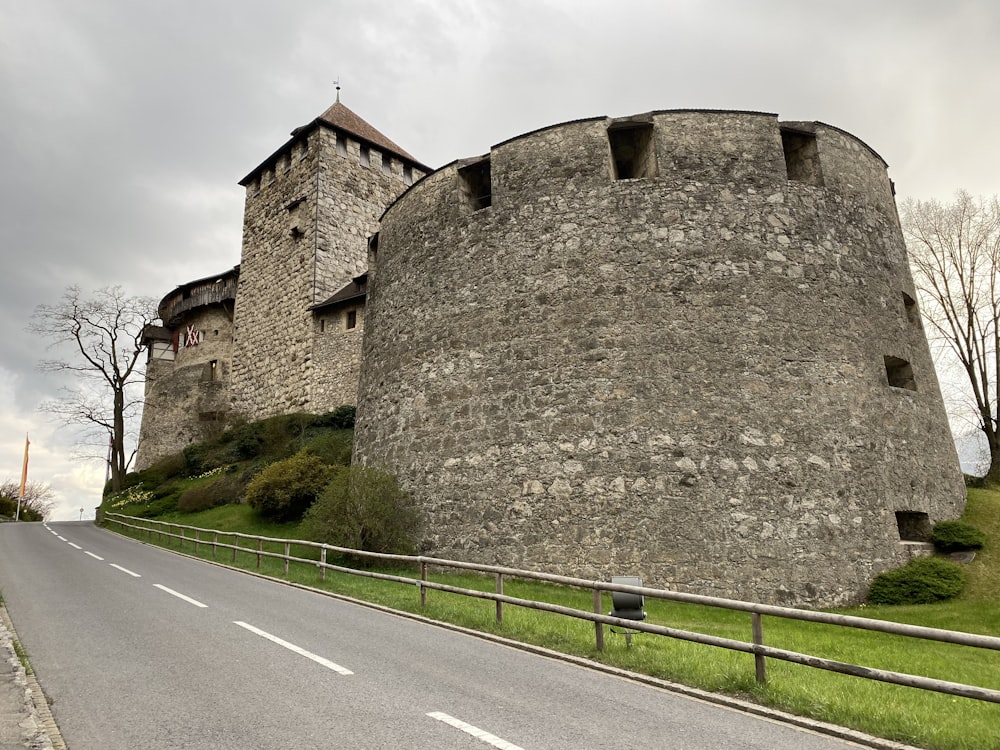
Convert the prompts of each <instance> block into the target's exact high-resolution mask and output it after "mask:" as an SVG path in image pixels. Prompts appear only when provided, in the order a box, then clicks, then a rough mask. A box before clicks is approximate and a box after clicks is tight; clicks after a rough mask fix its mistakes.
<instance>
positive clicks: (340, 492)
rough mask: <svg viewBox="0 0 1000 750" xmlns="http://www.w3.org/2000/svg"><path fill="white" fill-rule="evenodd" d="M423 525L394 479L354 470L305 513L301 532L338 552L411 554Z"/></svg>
mask: <svg viewBox="0 0 1000 750" xmlns="http://www.w3.org/2000/svg"><path fill="white" fill-rule="evenodd" d="M419 520H420V518H419V514H418V512H417V509H416V507H415V505H414V504H413V502H412V500H411V499H410V497H409V496H408V495H407V494H406V493H404V492H403V491H402V490H400V488H399V485H398V484H397V483H396V478H395V477H393V476H392V475H391V474H387V473H385V472H384V471H380V470H378V469H372V468H367V467H363V466H352V467H349V468H346V469H341V470H340V471H338V472H337V474H336V475H335V476H334V477H333V480H332V481H331V482H330V483H329V485H328V486H327V488H326V489H325V490H324V491H323V494H322V495H320V497H319V499H318V500H317V501H316V503H315V504H314V505H313V506H312V507H311V508H310V509H309V510H308V512H307V513H306V515H305V518H304V519H303V521H302V526H301V530H302V532H303V533H304V534H305V536H306V537H307V538H308V539H312V540H313V541H317V542H325V543H327V544H332V545H335V546H337V547H349V548H351V549H361V550H367V551H369V552H391V553H396V554H410V553H412V552H413V549H414V538H415V536H416V533H417V531H418V528H419Z"/></svg>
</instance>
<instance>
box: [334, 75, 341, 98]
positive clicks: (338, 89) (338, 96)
mask: <svg viewBox="0 0 1000 750" xmlns="http://www.w3.org/2000/svg"><path fill="white" fill-rule="evenodd" d="M333 85H334V86H336V87H337V103H338V104H339V103H340V76H337V80H336V81H334V82H333Z"/></svg>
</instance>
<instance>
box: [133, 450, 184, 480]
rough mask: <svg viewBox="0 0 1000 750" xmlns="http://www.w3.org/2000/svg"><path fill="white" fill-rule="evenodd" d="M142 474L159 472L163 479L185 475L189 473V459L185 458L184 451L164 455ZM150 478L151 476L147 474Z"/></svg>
mask: <svg viewBox="0 0 1000 750" xmlns="http://www.w3.org/2000/svg"><path fill="white" fill-rule="evenodd" d="M140 474H148V475H150V476H151V475H153V474H158V475H159V476H161V477H163V479H173V478H175V477H183V476H186V474H187V461H186V460H185V457H184V454H183V453H172V454H170V455H169V456H164V457H163V458H161V459H159V460H158V461H156V463H154V464H153V465H152V466H150V467H149V468H148V469H146V470H145V471H143V472H140ZM147 478H149V476H147Z"/></svg>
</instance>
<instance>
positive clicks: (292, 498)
mask: <svg viewBox="0 0 1000 750" xmlns="http://www.w3.org/2000/svg"><path fill="white" fill-rule="evenodd" d="M336 471H337V470H336V469H335V468H334V467H332V466H328V465H327V464H325V463H323V461H322V460H321V459H320V458H318V457H317V456H313V455H310V454H308V453H305V452H302V453H298V454H296V455H294V456H292V457H291V458H287V459H285V460H284V461H276V462H275V463H273V464H271V465H270V466H267V467H265V468H264V470H263V471H261V472H260V474H258V475H257V476H256V477H254V479H253V481H251V482H250V484H249V485H247V489H246V499H247V503H249V504H250V507H251V508H253V509H254V510H256V511H257V512H258V513H260V514H261V515H262V516H266V517H268V518H273V519H274V520H277V521H295V520H298V519H300V518H302V514H303V513H305V512H306V509H307V508H308V507H309V506H310V505H312V504H313V502H315V500H316V498H317V497H318V496H319V494H320V493H321V492H322V491H323V489H324V488H325V487H326V485H327V484H328V483H329V482H330V479H331V478H332V477H333V475H334V473H335V472H336Z"/></svg>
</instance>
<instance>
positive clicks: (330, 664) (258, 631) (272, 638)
mask: <svg viewBox="0 0 1000 750" xmlns="http://www.w3.org/2000/svg"><path fill="white" fill-rule="evenodd" d="M233 624H234V625H239V626H240V627H241V628H245V629H246V630H249V631H250V632H251V633H255V634H257V635H259V636H260V637H261V638H267V640H269V641H272V642H274V643H277V644H278V645H279V646H284V647H285V648H287V649H288V650H289V651H294V652H295V653H296V654H299V655H300V656H304V657H306V658H307V659H312V660H313V661H314V662H316V663H317V664H322V665H323V666H324V667H326V668H327V669H332V670H333V671H334V672H336V673H337V674H342V675H349V674H354V672H352V671H351V670H349V669H347V668H345V667H342V666H340V665H339V664H334V663H333V662H332V661H330V660H329V659H324V658H323V657H322V656H317V655H316V654H314V653H312V652H310V651H306V650H305V649H304V648H299V647H298V646H296V645H295V644H294V643H289V642H288V641H283V640H281V639H280V638H278V637H277V636H275V635H271V634H270V633H266V632H264V631H263V630H261V629H260V628H255V627H254V626H253V625H248V624H247V623H245V622H240V621H239V620H233Z"/></svg>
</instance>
